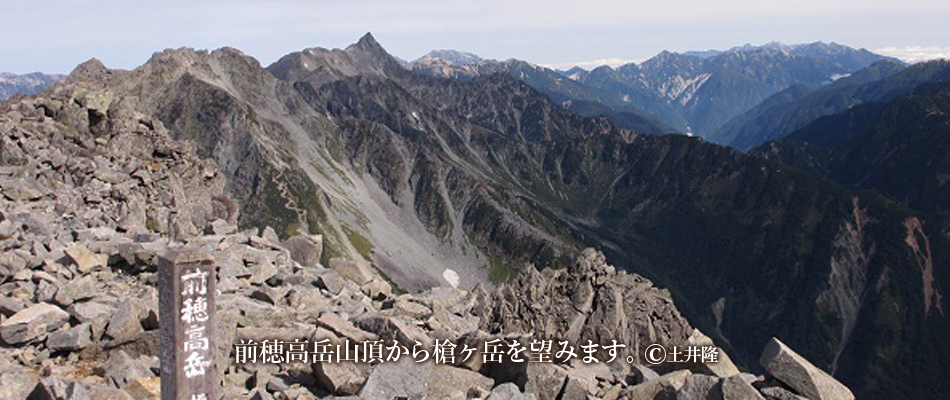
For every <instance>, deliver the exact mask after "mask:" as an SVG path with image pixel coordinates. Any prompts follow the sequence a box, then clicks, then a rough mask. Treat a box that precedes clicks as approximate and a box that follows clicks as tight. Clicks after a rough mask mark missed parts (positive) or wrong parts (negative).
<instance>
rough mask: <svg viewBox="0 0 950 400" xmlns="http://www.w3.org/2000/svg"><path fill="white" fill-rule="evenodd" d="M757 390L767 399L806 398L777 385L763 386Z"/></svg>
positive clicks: (793, 399) (789, 399)
mask: <svg viewBox="0 0 950 400" xmlns="http://www.w3.org/2000/svg"><path fill="white" fill-rule="evenodd" d="M759 392H761V393H762V396H764V397H765V398H766V399H768V400H808V399H807V398H805V397H802V396H799V395H797V394H795V393H792V392H790V391H788V390H786V389H785V388H781V387H777V386H771V387H764V388H762V389H760V390H759Z"/></svg>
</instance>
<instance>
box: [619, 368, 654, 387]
mask: <svg viewBox="0 0 950 400" xmlns="http://www.w3.org/2000/svg"><path fill="white" fill-rule="evenodd" d="M659 377H660V374H658V373H656V371H654V370H653V369H652V368H650V367H647V366H646V365H642V364H633V365H631V366H630V374H629V375H627V384H628V385H638V384H641V383H643V382H646V381H652V380H654V379H656V378H659Z"/></svg>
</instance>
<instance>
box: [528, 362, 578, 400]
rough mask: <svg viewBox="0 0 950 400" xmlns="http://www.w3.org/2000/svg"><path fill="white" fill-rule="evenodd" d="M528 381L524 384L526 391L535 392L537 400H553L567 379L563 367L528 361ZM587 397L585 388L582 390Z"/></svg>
mask: <svg viewBox="0 0 950 400" xmlns="http://www.w3.org/2000/svg"><path fill="white" fill-rule="evenodd" d="M526 374H527V376H528V381H527V382H526V383H525V385H524V389H525V391H526V392H529V393H535V394H536V395H537V396H538V400H555V399H557V398H558V397H557V396H558V394H559V393H560V392H561V388H562V387H563V386H564V384H565V381H566V380H567V371H565V370H564V367H561V366H559V365H555V364H553V363H534V362H532V363H528V367H527V370H526ZM584 398H587V390H584Z"/></svg>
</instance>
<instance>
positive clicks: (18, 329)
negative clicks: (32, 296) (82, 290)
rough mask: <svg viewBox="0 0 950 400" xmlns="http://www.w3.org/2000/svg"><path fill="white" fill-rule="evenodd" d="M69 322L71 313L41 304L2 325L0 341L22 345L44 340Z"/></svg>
mask: <svg viewBox="0 0 950 400" xmlns="http://www.w3.org/2000/svg"><path fill="white" fill-rule="evenodd" d="M67 322H69V313H67V312H66V311H63V310H62V309H61V308H59V307H56V306H54V305H52V304H47V303H39V304H35V305H33V306H31V307H29V308H26V309H24V310H22V311H20V312H18V313H16V314H13V316H12V317H10V318H9V319H7V320H6V321H3V323H2V324H0V339H3V341H4V342H5V343H7V344H14V345H15V344H21V343H26V342H29V341H31V340H34V339H43V338H45V337H46V334H47V333H49V332H52V331H55V330H57V329H59V328H60V327H61V326H63V324H65V323H67Z"/></svg>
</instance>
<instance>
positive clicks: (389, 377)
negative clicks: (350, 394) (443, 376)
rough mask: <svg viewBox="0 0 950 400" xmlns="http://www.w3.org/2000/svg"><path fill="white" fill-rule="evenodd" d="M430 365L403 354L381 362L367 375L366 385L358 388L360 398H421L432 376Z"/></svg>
mask: <svg viewBox="0 0 950 400" xmlns="http://www.w3.org/2000/svg"><path fill="white" fill-rule="evenodd" d="M432 365H433V364H432V363H431V362H423V363H417V362H415V361H414V360H413V359H412V358H410V357H408V356H405V355H403V356H400V357H399V360H398V361H396V362H384V363H381V364H379V365H377V366H376V368H374V369H373V372H372V373H371V374H370V375H369V379H367V380H366V385H365V386H364V387H363V390H360V393H359V394H360V398H362V399H365V400H383V399H387V400H388V399H394V398H422V397H423V396H424V395H425V393H426V386H427V385H428V384H429V382H430V380H431V378H432Z"/></svg>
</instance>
